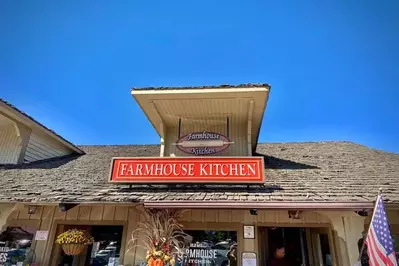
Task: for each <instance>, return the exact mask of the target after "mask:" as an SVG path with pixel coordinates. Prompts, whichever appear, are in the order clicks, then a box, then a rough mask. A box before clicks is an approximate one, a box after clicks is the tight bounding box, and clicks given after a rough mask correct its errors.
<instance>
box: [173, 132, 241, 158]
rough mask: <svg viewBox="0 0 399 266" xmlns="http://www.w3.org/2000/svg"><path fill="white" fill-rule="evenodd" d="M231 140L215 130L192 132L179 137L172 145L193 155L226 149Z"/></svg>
mask: <svg viewBox="0 0 399 266" xmlns="http://www.w3.org/2000/svg"><path fill="white" fill-rule="evenodd" d="M232 143H234V142H231V141H230V139H229V138H228V137H226V136H224V135H222V134H219V133H215V132H207V131H203V132H193V133H190V134H187V135H185V136H183V137H181V138H180V139H179V140H178V141H177V142H176V143H174V145H176V146H177V148H178V149H179V150H181V151H182V152H185V153H190V154H194V155H210V154H216V153H219V152H222V151H224V150H225V149H227V148H228V147H229V146H230V144H232Z"/></svg>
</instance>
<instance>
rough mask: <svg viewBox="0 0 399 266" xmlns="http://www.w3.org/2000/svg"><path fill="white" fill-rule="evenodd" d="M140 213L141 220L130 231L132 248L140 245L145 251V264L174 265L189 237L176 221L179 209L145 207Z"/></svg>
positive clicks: (152, 265) (148, 265) (179, 214)
mask: <svg viewBox="0 0 399 266" xmlns="http://www.w3.org/2000/svg"><path fill="white" fill-rule="evenodd" d="M142 215H143V218H144V219H143V221H142V222H139V224H138V228H137V229H136V230H135V231H134V232H133V233H132V239H131V242H132V243H133V244H134V245H133V247H132V248H134V247H137V246H140V247H142V248H144V249H145V250H146V251H147V256H146V260H147V266H174V265H175V260H176V259H177V258H179V257H181V255H183V253H184V252H183V250H184V246H185V245H186V244H187V243H188V241H189V240H188V239H189V238H190V236H188V235H187V234H186V233H184V232H183V229H182V225H180V224H179V222H178V219H179V218H180V216H181V211H176V210H168V209H152V210H148V209H146V210H144V212H143V214H142ZM129 250H130V249H129ZM129 250H128V251H129Z"/></svg>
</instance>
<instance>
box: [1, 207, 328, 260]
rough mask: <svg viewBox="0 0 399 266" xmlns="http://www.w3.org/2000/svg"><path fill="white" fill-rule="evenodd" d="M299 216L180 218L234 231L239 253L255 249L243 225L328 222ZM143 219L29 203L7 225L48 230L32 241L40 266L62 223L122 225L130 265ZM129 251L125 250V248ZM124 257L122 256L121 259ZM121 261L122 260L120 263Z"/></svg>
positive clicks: (128, 211) (199, 214)
mask: <svg viewBox="0 0 399 266" xmlns="http://www.w3.org/2000/svg"><path fill="white" fill-rule="evenodd" d="M301 217H302V218H301V219H297V220H293V219H289V217H288V213H287V211H266V210H258V215H256V216H254V215H250V213H249V210H187V211H185V212H184V214H183V217H182V224H183V225H184V226H185V227H186V228H187V229H199V230H201V229H207V228H208V229H217V228H218V229H223V230H234V231H237V233H238V236H239V239H238V241H239V252H243V251H244V250H248V249H249V250H252V249H255V250H256V249H257V244H256V241H257V240H256V241H255V240H245V239H243V237H242V233H243V232H242V225H243V224H256V225H258V226H269V225H276V224H280V225H284V226H309V225H312V224H313V225H315V226H317V225H320V226H325V225H326V224H329V220H328V219H327V218H326V217H325V216H323V215H321V214H318V213H316V212H304V213H303V215H302V216H301ZM140 219H142V217H141V216H140V215H139V213H138V211H137V209H136V207H134V206H118V205H97V206H85V205H81V206H77V207H74V208H72V209H70V210H69V211H68V212H64V213H63V212H60V211H59V209H58V206H38V207H37V209H36V212H35V213H34V214H28V206H27V205H26V206H24V207H23V208H22V209H20V210H18V211H14V212H13V213H12V214H11V215H10V217H9V219H8V222H7V226H26V227H31V228H33V229H36V230H43V231H49V238H48V241H33V243H32V248H33V249H34V250H35V253H36V262H38V263H40V265H53V264H52V263H53V261H52V258H55V257H56V256H57V254H58V252H59V249H60V247H59V246H57V245H56V244H54V241H55V237H56V232H57V230H59V226H61V225H91V224H92V225H95V224H97V225H100V224H101V225H124V236H123V239H122V251H121V259H123V260H122V261H123V265H125V266H133V265H138V264H139V263H141V262H143V261H144V260H145V252H144V250H143V249H141V248H134V249H131V247H132V246H131V242H130V239H131V235H132V232H133V230H135V229H136V228H137V223H138V222H139V221H140ZM128 250H129V252H126V251H128ZM122 257H123V258H122ZM122 261H121V262H122Z"/></svg>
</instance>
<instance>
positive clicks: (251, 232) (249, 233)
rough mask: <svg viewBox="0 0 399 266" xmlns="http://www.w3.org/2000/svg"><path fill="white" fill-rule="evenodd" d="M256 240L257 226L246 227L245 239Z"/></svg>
mask: <svg viewBox="0 0 399 266" xmlns="http://www.w3.org/2000/svg"><path fill="white" fill-rule="evenodd" d="M254 238H255V226H254V225H244V239H254Z"/></svg>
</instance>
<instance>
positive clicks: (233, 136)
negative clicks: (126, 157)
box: [164, 123, 248, 157]
mask: <svg viewBox="0 0 399 266" xmlns="http://www.w3.org/2000/svg"><path fill="white" fill-rule="evenodd" d="M246 129H247V127H246V125H244V124H242V125H239V124H233V125H231V126H230V132H229V136H230V137H229V138H230V140H231V141H233V142H234V143H233V144H231V145H230V146H229V147H228V148H227V149H226V150H224V151H223V152H221V153H218V154H215V155H212V156H247V155H248V142H247V139H246ZM198 131H209V132H215V133H219V134H222V135H225V136H227V127H226V124H218V125H212V124H211V125H206V124H204V125H203V126H198V125H195V124H189V123H187V124H182V127H181V131H180V136H181V137H183V136H184V135H186V134H189V133H192V132H198ZM177 140H178V128H177V127H176V128H168V129H167V137H166V139H165V154H164V156H165V157H169V156H176V157H183V156H195V155H194V154H187V153H185V152H182V151H181V150H179V149H178V148H177V146H174V145H172V143H176V141H177Z"/></svg>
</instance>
